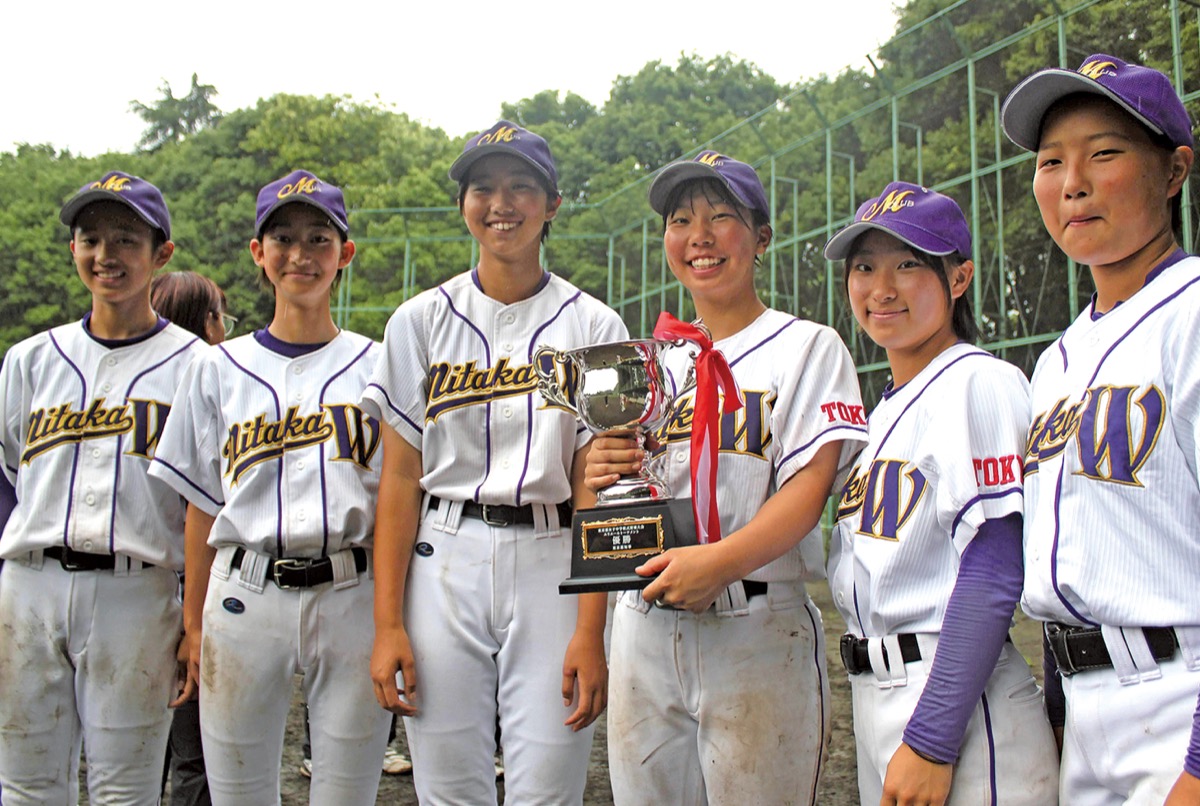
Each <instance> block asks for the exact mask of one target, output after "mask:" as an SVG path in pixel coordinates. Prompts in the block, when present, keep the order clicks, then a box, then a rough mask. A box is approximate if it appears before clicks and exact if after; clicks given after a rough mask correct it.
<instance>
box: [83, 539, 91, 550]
mask: <svg viewBox="0 0 1200 806" xmlns="http://www.w3.org/2000/svg"><path fill="white" fill-rule="evenodd" d="M83 548H84V550H85V551H91V548H92V541H90V540H85V541H83Z"/></svg>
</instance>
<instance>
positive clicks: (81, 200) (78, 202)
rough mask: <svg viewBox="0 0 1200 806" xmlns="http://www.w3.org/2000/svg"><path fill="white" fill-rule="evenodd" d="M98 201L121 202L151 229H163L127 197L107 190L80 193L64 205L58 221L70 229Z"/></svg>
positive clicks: (94, 189) (95, 189)
mask: <svg viewBox="0 0 1200 806" xmlns="http://www.w3.org/2000/svg"><path fill="white" fill-rule="evenodd" d="M98 201H115V202H119V203H120V204H123V205H125V206H126V207H128V208H129V209H130V210H132V211H133V212H134V213H136V214H137V217H138V218H140V219H142V221H144V222H145V223H146V226H148V227H150V229H161V227H160V226H159V225H158V224H155V223H154V222H153V221H151V220H150V218H149V217H148V216H147V215H146V214H145V213H144V212H143V211H142V210H140V209H139V208H138V206H137V205H136V204H133V203H132V202H130V201H129V198H128V197H127V196H124V195H122V194H120V193H116V192H114V191H111V190H105V189H103V188H92V189H91V190H85V191H84V192H83V193H79V194H77V195H76V196H74V197H72V198H71V200H70V201H68V202H67V203H66V204H64V205H63V208H62V210H61V211H59V214H58V220H59V221H61V222H62V223H64V224H66V225H67V226H68V227H69V226H71V225H72V224H74V223H75V219H76V217H77V216H78V215H79V213H80V212H81V211H82V210H83V208H84V207H87V206H88V205H89V204H93V203H95V202H98Z"/></svg>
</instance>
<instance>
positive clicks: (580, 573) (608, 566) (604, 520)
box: [558, 498, 696, 594]
mask: <svg viewBox="0 0 1200 806" xmlns="http://www.w3.org/2000/svg"><path fill="white" fill-rule="evenodd" d="M571 536H572V542H571V576H570V577H569V578H568V579H566V580H564V581H563V582H562V583H561V584H560V585H559V586H558V592H559V593H560V594H575V593H591V592H594V591H615V590H641V589H642V588H644V587H646V586H647V585H649V584H650V583H651V582H652V581H653V580H654V577H643V576H638V574H637V573H636V572H635V571H634V569H635V568H637V567H638V566H640V565H641V564H642V563H644V562H646V560H648V559H650V558H651V557H653V556H654V555H656V554H661V553H662V552H664V551H666V550H667V549H671V548H675V547H676V546H690V545H694V544H695V542H696V521H695V517H694V515H693V514H692V500H691V499H690V498H669V499H663V500H659V501H652V502H647V503H639V504H612V505H608V506H602V507H594V508H592V509H580V510H577V511H576V512H575V518H574V521H573V523H572V525H571Z"/></svg>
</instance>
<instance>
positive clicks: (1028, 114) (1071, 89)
mask: <svg viewBox="0 0 1200 806" xmlns="http://www.w3.org/2000/svg"><path fill="white" fill-rule="evenodd" d="M1080 92H1082V93H1087V94H1089V95H1099V96H1100V97H1102V98H1107V99H1109V100H1110V101H1112V102H1113V103H1115V104H1116V105H1117V106H1119V107H1121V108H1122V109H1124V110H1125V111H1126V112H1128V113H1129V114H1130V115H1133V117H1134V119H1136V120H1137V121H1139V122H1140V123H1141V124H1142V125H1143V126H1145V127H1146V128H1148V129H1150V131H1152V132H1154V133H1156V134H1162V133H1163V130H1162V129H1161V128H1159V127H1158V126H1157V125H1156V124H1154V123H1151V122H1150V120H1148V119H1147V118H1146V117H1145V116H1144V115H1142V114H1141V113H1140V112H1138V111H1137V110H1136V109H1134V108H1133V107H1132V106H1130V105H1129V104H1128V103H1126V102H1125V101H1124V100H1123V99H1122V98H1121V97H1120V96H1119V95H1117V94H1116V93H1114V92H1113V91H1112V90H1110V89H1108V88H1107V87H1105V86H1104V85H1103V84H1100V83H1099V82H1097V81H1095V80H1094V79H1091V78H1088V77H1087V76H1085V75H1082V74H1081V73H1077V72H1075V71H1074V70H1066V69H1063V68H1057V67H1056V68H1051V69H1049V70H1043V71H1041V72H1039V73H1034V74H1033V75H1031V76H1029V77H1028V78H1026V79H1025V80H1024V81H1022V82H1021V83H1020V84H1018V85H1017V86H1016V87H1015V88H1014V89H1013V91H1012V92H1010V93H1009V94H1008V97H1007V98H1005V99H1004V106H1003V107H1002V108H1001V110H1000V125H1001V126H1002V127H1003V128H1004V133H1005V134H1006V135H1008V139H1009V140H1012V141H1013V142H1014V143H1016V144H1017V145H1019V146H1020V147H1021V148H1023V149H1025V150H1026V151H1037V150H1038V141H1039V140H1040V138H1041V135H1042V119H1043V118H1045V117H1046V112H1047V111H1048V110H1049V109H1050V107H1051V106H1053V105H1054V104H1055V103H1057V102H1058V101H1059V100H1061V99H1063V98H1065V97H1067V96H1068V95H1073V94H1075V93H1080Z"/></svg>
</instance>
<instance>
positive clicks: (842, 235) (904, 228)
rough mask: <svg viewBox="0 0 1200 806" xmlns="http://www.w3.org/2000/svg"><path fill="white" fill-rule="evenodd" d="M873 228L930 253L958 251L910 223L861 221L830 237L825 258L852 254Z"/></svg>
mask: <svg viewBox="0 0 1200 806" xmlns="http://www.w3.org/2000/svg"><path fill="white" fill-rule="evenodd" d="M873 229H877V230H879V231H880V232H886V233H887V234H888V235H891V236H892V237H894V238H899V239H900V240H901V241H903V242H904V243H906V244H908V245H909V246H911V247H912V248H913V249H917V250H919V251H921V252H925V253H927V254H930V255H951V254H954V253H955V252H957V251H958V249H956V248H955V247H954V246H953V245H952V244H948V243H946V242H945V241H944V240H942V239H941V238H939V237H937V236H936V235H934V234H933V233H931V232H929V231H928V230H924V229H921V228H920V227H913V226H908V225H900V226H894V227H886V226H884V225H883V224H878V223H876V222H874V221H859V222H857V223H854V224H851V225H850V226H848V227H846V228H845V229H844V230H842V231H841V232H839V233H838V234H837V235H834V236H833V237H832V238H830V239H829V243H827V244H825V259H826V260H845V259H846V258H847V257H849V256H850V249H851V247H852V246H853V245H854V241H855V240H857V239H858V237H859V236H860V235H862V234H863V233H865V232H867V231H868V230H873Z"/></svg>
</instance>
